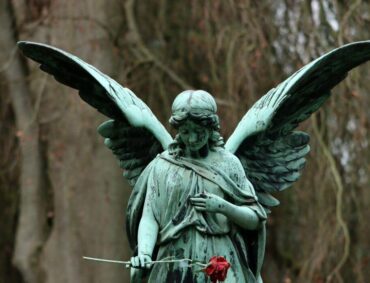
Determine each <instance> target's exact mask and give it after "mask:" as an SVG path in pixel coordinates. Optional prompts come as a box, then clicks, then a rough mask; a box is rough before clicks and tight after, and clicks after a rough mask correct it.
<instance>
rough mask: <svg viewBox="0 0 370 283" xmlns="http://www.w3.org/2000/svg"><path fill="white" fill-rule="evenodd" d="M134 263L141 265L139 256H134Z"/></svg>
mask: <svg viewBox="0 0 370 283" xmlns="http://www.w3.org/2000/svg"><path fill="white" fill-rule="evenodd" d="M134 263H135V267H139V266H140V259H139V257H138V256H137V257H135V258H134Z"/></svg>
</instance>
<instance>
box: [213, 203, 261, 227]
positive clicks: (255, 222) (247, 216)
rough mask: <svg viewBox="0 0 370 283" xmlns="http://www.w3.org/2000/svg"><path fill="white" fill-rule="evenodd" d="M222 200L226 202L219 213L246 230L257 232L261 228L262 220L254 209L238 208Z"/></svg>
mask: <svg viewBox="0 0 370 283" xmlns="http://www.w3.org/2000/svg"><path fill="white" fill-rule="evenodd" d="M221 200H222V201H224V204H223V206H221V209H220V211H219V213H222V214H224V215H225V216H226V217H227V218H229V219H230V220H231V221H232V222H234V223H235V224H237V225H238V226H240V227H242V228H244V229H247V230H256V229H257V228H258V227H259V224H260V218H259V217H258V215H257V213H256V212H255V211H254V210H253V209H251V208H249V207H248V206H237V205H235V204H232V203H230V202H228V201H226V200H223V199H221Z"/></svg>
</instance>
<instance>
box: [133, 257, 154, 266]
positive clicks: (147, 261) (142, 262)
mask: <svg viewBox="0 0 370 283" xmlns="http://www.w3.org/2000/svg"><path fill="white" fill-rule="evenodd" d="M151 263H152V259H151V257H150V256H149V255H143V254H141V255H137V256H133V257H132V258H131V267H133V268H150V265H151Z"/></svg>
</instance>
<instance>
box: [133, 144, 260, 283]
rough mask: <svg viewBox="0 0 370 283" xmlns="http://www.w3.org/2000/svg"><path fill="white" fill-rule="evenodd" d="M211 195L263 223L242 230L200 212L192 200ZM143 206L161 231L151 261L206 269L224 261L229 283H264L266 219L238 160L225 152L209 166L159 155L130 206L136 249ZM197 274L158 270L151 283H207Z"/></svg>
mask: <svg viewBox="0 0 370 283" xmlns="http://www.w3.org/2000/svg"><path fill="white" fill-rule="evenodd" d="M207 192H208V193H213V194H216V195H219V196H221V197H223V198H225V199H226V200H227V201H229V202H231V203H233V204H235V205H238V206H248V207H249V208H251V209H252V210H254V211H255V212H256V214H257V215H258V217H259V219H260V225H259V227H258V229H257V230H256V231H248V230H245V229H242V228H241V227H239V226H238V225H236V224H234V223H233V222H232V221H231V220H230V219H228V218H227V217H226V216H224V215H223V214H220V213H208V212H200V211H196V210H195V209H194V207H193V206H192V204H191V203H190V201H189V198H190V197H193V196H194V195H196V194H198V193H207ZM144 202H145V203H146V204H147V205H149V206H150V208H151V212H152V213H153V216H154V218H155V220H156V221H157V223H158V225H159V232H158V237H157V243H156V248H155V251H154V253H153V257H152V259H153V260H160V259H163V258H167V257H174V258H176V259H182V258H190V259H192V260H199V261H201V262H204V263H207V262H208V261H209V259H210V258H211V257H212V256H224V257H225V258H226V259H227V260H228V261H229V262H230V263H231V268H230V269H229V272H228V276H227V279H226V281H225V282H248V283H253V282H262V279H261V277H260V269H261V264H262V262H263V256H264V249H265V225H264V224H265V223H264V222H265V219H266V213H265V211H264V209H263V208H262V206H261V205H260V204H259V203H258V200H257V197H256V195H255V193H254V190H253V186H252V184H251V183H250V182H249V181H248V180H247V179H246V177H245V173H244V171H243V168H242V166H241V164H240V162H239V160H238V159H237V158H236V157H235V156H234V155H232V154H231V153H229V152H226V151H225V150H221V151H220V152H218V158H217V159H216V160H215V161H214V162H207V163H205V162H201V161H200V160H194V159H190V158H184V157H178V158H173V157H172V156H170V155H169V154H168V153H167V152H164V153H162V154H160V155H158V156H157V157H156V158H155V159H154V160H153V161H152V162H151V163H150V164H149V165H148V167H147V168H146V169H145V170H144V172H143V173H142V175H141V176H140V178H139V179H138V182H137V183H136V185H135V187H134V190H133V192H132V194H131V197H130V200H129V205H128V209H127V232H128V237H129V241H130V244H131V246H132V248H134V249H135V248H136V246H137V232H138V225H139V222H140V219H141V216H142V210H143V205H144ZM197 269H199V268H194V267H193V268H189V267H187V266H183V265H182V264H180V263H169V264H168V263H160V264H155V265H153V267H152V270H151V271H150V275H149V281H148V282H158V283H160V282H171V283H174V282H209V279H208V278H206V275H205V274H204V273H203V272H195V271H196V270H197Z"/></svg>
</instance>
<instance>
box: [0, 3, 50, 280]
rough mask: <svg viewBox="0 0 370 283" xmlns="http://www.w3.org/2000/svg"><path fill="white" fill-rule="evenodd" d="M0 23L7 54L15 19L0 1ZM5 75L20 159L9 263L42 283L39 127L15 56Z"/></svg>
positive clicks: (42, 197) (23, 71)
mask: <svg viewBox="0 0 370 283" xmlns="http://www.w3.org/2000/svg"><path fill="white" fill-rule="evenodd" d="M0 21H1V23H0V26H1V27H2V28H1V31H0V42H1V45H2V46H1V47H2V48H1V50H6V51H8V52H9V51H11V50H13V49H14V48H15V46H16V42H17V38H16V34H17V31H16V30H15V25H14V23H15V18H14V13H13V10H12V7H11V4H10V1H2V2H1V7H0ZM8 54H9V53H8ZM2 59H4V58H2ZM1 61H3V62H4V61H5V60H1ZM5 76H6V78H7V80H8V81H9V82H12V83H10V84H9V92H10V95H11V100H12V104H13V109H14V112H15V116H16V125H17V129H18V137H19V142H20V150H21V158H22V161H21V176H20V212H19V220H18V228H17V234H16V235H17V237H16V243H15V252H14V258H13V261H14V264H15V265H16V266H17V267H18V268H19V270H20V271H21V273H22V276H23V278H24V280H25V281H26V282H30V283H38V282H42V272H41V269H40V268H39V261H40V252H41V250H42V247H43V244H44V241H45V237H46V212H45V187H44V184H43V178H44V174H43V171H42V170H43V168H42V159H41V153H40V143H39V128H38V124H37V122H36V121H34V120H33V114H34V112H33V106H32V103H31V93H30V90H29V87H28V83H27V71H26V68H25V65H24V61H23V60H22V59H21V57H20V55H19V54H18V53H16V54H15V55H14V60H13V62H12V63H11V64H10V65H9V67H8V68H7V69H6V70H5ZM14 82H16V83H14Z"/></svg>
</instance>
